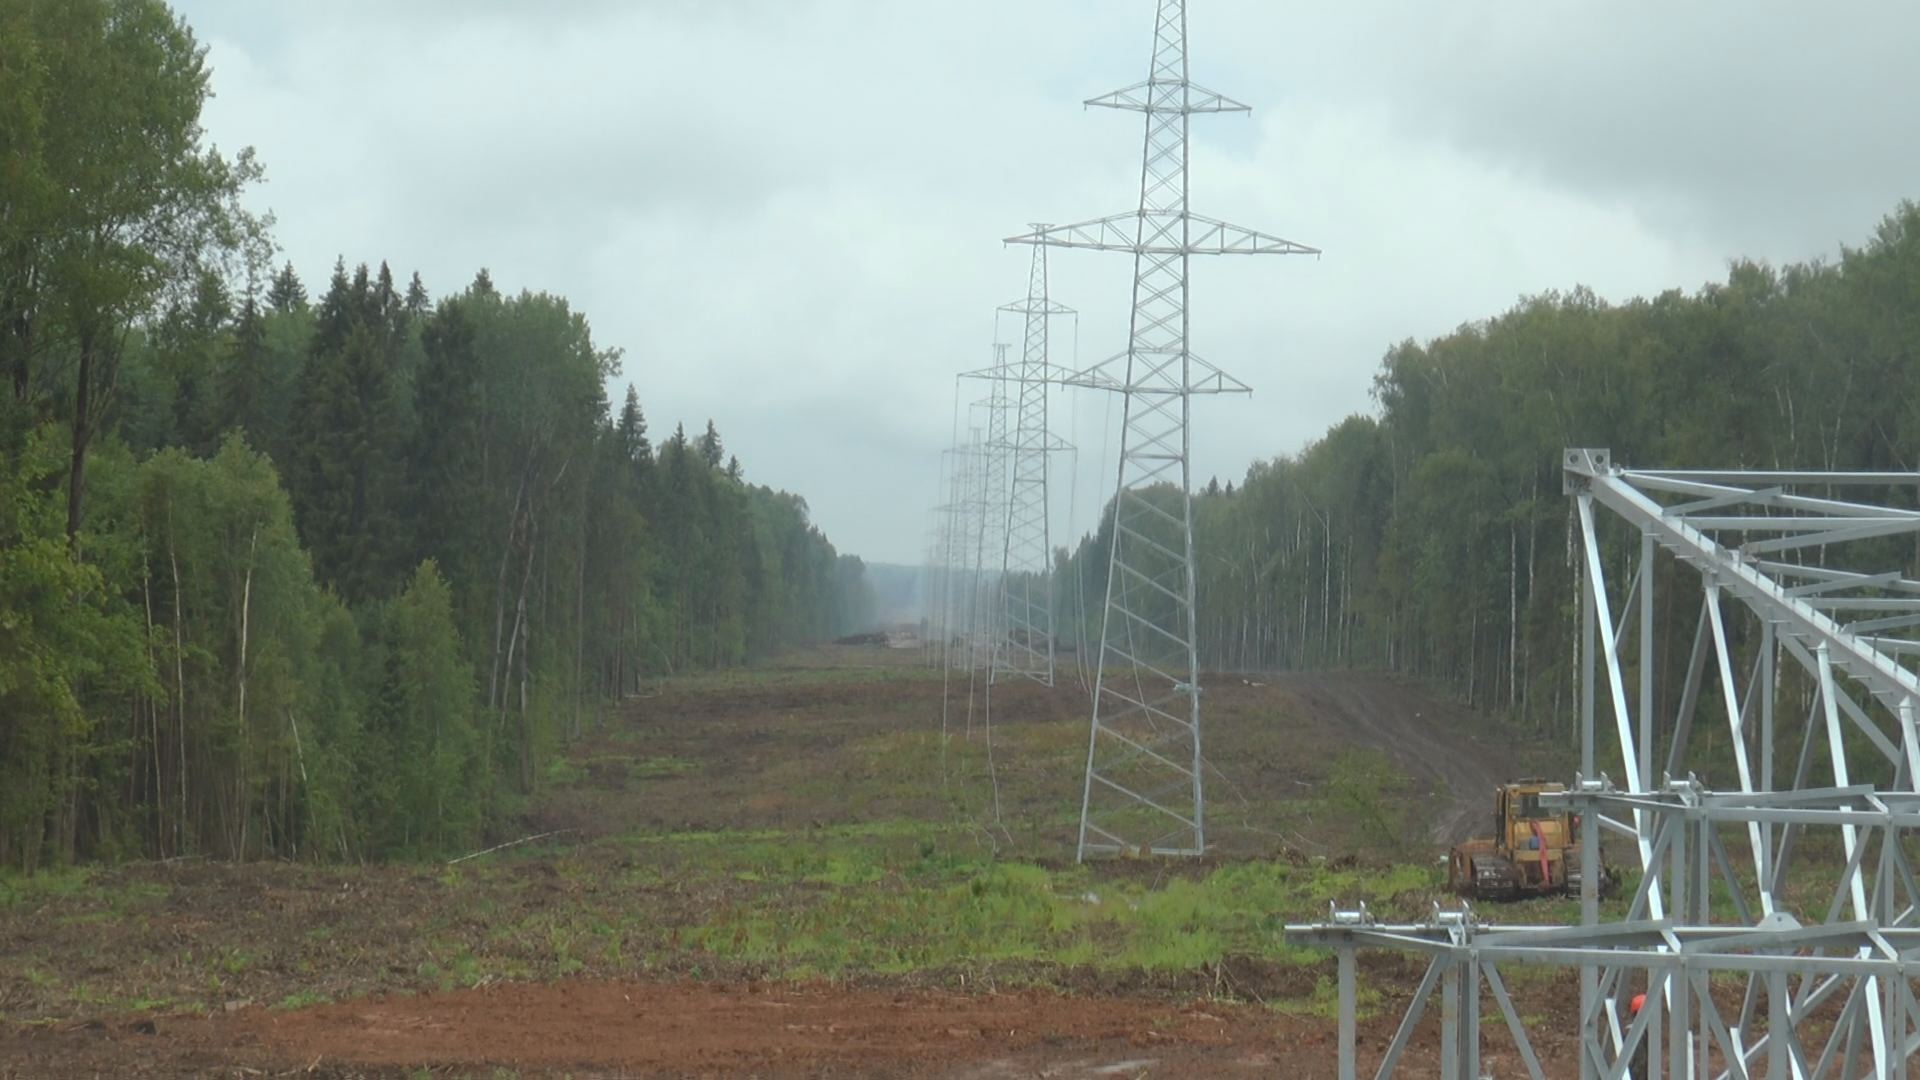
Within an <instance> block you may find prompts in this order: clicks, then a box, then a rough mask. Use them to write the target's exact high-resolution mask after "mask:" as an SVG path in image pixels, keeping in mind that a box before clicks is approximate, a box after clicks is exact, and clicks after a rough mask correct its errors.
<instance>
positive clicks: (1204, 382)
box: [1054, 353, 1253, 395]
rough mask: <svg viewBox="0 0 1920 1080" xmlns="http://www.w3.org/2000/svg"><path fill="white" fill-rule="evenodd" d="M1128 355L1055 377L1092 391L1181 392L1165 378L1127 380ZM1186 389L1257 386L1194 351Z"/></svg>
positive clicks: (1225, 390) (1234, 390) (1247, 390)
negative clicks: (1065, 375) (1242, 380)
mask: <svg viewBox="0 0 1920 1080" xmlns="http://www.w3.org/2000/svg"><path fill="white" fill-rule="evenodd" d="M1128 359H1129V358H1128V354H1126V353H1120V354H1118V355H1116V356H1110V357H1108V358H1107V359H1105V360H1102V361H1100V362H1099V363H1097V364H1095V365H1093V366H1092V367H1089V368H1087V369H1085V370H1083V371H1076V372H1074V373H1072V374H1071V375H1068V376H1067V377H1065V378H1062V379H1058V380H1054V381H1057V382H1059V383H1061V384H1062V385H1064V386H1078V387H1083V388H1085V389H1088V390H1124V391H1127V392H1130V393H1135V394H1147V395H1153V394H1178V393H1181V392H1182V390H1181V388H1180V385H1179V384H1178V383H1174V384H1171V385H1169V384H1168V383H1167V381H1166V380H1163V379H1136V380H1135V381H1134V382H1133V383H1132V384H1129V383H1128V382H1127V380H1126V373H1127V370H1128ZM1186 360H1187V366H1186V368H1185V371H1186V379H1185V382H1186V389H1185V391H1184V392H1185V393H1188V394H1251V393H1253V387H1251V386H1248V385H1247V384H1246V383H1244V382H1241V381H1240V380H1239V379H1237V378H1234V377H1233V376H1232V375H1229V374H1227V373H1226V372H1224V371H1222V370H1220V369H1219V368H1218V367H1215V366H1214V365H1213V364H1211V363H1209V362H1207V361H1205V360H1202V359H1201V358H1200V357H1199V356H1197V355H1195V354H1194V353H1188V354H1187V356H1186Z"/></svg>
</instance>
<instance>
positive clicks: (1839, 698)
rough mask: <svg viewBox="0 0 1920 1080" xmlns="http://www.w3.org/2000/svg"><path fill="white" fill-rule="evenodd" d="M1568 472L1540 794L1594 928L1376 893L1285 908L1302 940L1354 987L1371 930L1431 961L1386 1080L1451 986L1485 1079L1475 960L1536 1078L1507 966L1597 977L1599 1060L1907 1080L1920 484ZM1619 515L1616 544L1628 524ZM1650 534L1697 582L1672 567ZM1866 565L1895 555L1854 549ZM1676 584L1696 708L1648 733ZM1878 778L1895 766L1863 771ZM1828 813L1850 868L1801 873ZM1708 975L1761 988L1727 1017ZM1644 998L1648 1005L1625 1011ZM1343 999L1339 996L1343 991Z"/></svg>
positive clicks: (1585, 1024) (1448, 1056)
mask: <svg viewBox="0 0 1920 1080" xmlns="http://www.w3.org/2000/svg"><path fill="white" fill-rule="evenodd" d="M1562 467H1563V475H1564V478H1565V489H1566V492H1567V494H1568V495H1570V496H1572V497H1573V499H1574V500H1575V516H1576V519H1577V521H1578V526H1579V533H1580V552H1579V562H1578V565H1579V567H1580V570H1581V575H1580V578H1581V580H1580V589H1581V616H1580V617H1581V621H1582V631H1581V641H1582V649H1581V671H1582V678H1581V718H1580V734H1581V740H1582V770H1581V771H1582V777H1581V778H1580V779H1577V780H1576V783H1575V785H1574V787H1573V788H1572V789H1570V790H1568V791H1567V792H1565V793H1562V794H1558V795H1548V796H1544V797H1543V802H1544V803H1546V804H1548V805H1559V806H1564V807H1567V808H1570V809H1573V810H1575V811H1576V812H1578V813H1579V814H1580V815H1581V819H1582V822H1583V832H1582V837H1581V859H1582V866H1583V878H1582V883H1581V886H1582V887H1581V924H1580V925H1578V926H1570V927H1510V928H1500V927H1483V926H1480V925H1478V924H1477V923H1474V922H1473V920H1472V917H1471V915H1466V914H1447V915H1440V916H1436V918H1435V920H1434V921H1433V922H1432V923H1430V924H1423V925H1416V926H1394V927H1388V926H1376V925H1374V924H1373V923H1372V922H1371V920H1370V919H1368V918H1367V917H1366V916H1365V913H1364V911H1362V912H1358V913H1346V914H1345V915H1340V914H1336V916H1335V917H1334V918H1333V919H1332V920H1331V921H1330V922H1329V923H1326V924H1317V925H1313V926H1298V927H1289V928H1288V931H1287V933H1288V938H1289V940H1291V941H1296V942H1298V943H1301V944H1318V945H1321V946H1324V947H1329V948H1333V949H1334V950H1335V951H1336V952H1337V953H1339V954H1340V967H1339V970H1340V973H1341V978H1342V980H1343V981H1344V980H1347V979H1349V978H1351V968H1352V965H1351V962H1350V959H1349V958H1348V957H1349V954H1350V953H1351V951H1352V950H1354V949H1357V948H1374V947H1383V948H1394V949H1401V950H1409V951H1414V952H1421V953H1426V954H1428V955H1429V956H1430V957H1431V958H1432V959H1431V963H1432V965H1433V968H1432V969H1431V970H1430V971H1429V977H1428V978H1427V979H1426V980H1424V981H1423V982H1422V984H1421V988H1420V990H1419V992H1418V993H1417V994H1416V995H1415V997H1416V1000H1415V1002H1414V1003H1413V1005H1412V1006H1411V1007H1410V1008H1409V1010H1408V1013H1407V1017H1406V1020H1405V1021H1403V1023H1402V1026H1401V1033H1400V1036H1398V1037H1396V1039H1395V1040H1394V1042H1393V1043H1392V1044H1391V1045H1390V1046H1389V1047H1388V1049H1387V1053H1386V1056H1385V1059H1384V1060H1383V1063H1382V1064H1381V1067H1380V1072H1379V1074H1378V1075H1380V1076H1389V1075H1392V1074H1393V1072H1394V1068H1395V1066H1396V1065H1397V1064H1398V1062H1399V1060H1400V1057H1401V1055H1402V1054H1403V1052H1404V1050H1405V1048H1406V1044H1407V1038H1408V1037H1409V1036H1410V1033H1411V1031H1412V1025H1413V1024H1415V1023H1417V1020H1418V1017H1419V1015H1420V1013H1421V1010H1422V1009H1424V1007H1425V1001H1426V999H1427V998H1428V997H1429V996H1431V995H1432V994H1433V993H1434V991H1435V989H1436V987H1439V988H1440V989H1441V990H1442V991H1443V997H1445V999H1446V1000H1447V1001H1449V1002H1452V1003H1453V1004H1452V1005H1449V1006H1447V1007H1448V1008H1449V1009H1450V1010H1452V1011H1450V1012H1449V1019H1448V1024H1450V1025H1453V1026H1450V1027H1448V1028H1447V1029H1446V1031H1448V1032H1452V1034H1451V1035H1449V1034H1445V1033H1443V1038H1442V1051H1443V1059H1444V1060H1443V1062H1442V1075H1443V1076H1449V1077H1462V1078H1464V1077H1469V1076H1476V1075H1478V1074H1477V1072H1475V1071H1473V1070H1475V1069H1477V1067H1478V1057H1477V1054H1478V1050H1477V1045H1478V1041H1479V1035H1480V1032H1479V1030H1478V1027H1477V1018H1476V1017H1472V1016H1469V1015H1467V1013H1466V1012H1465V1008H1466V1007H1465V1005H1464V1004H1463V1003H1462V1002H1463V1001H1464V999H1463V998H1462V996H1461V994H1462V992H1463V991H1461V990H1460V989H1459V987H1458V985H1457V984H1459V983H1460V982H1461V981H1462V980H1463V979H1464V980H1465V982H1466V984H1467V985H1468V986H1478V985H1479V983H1480V981H1481V980H1483V979H1484V981H1485V982H1486V985H1487V987H1488V989H1489V991H1490V992H1491V993H1492V996H1493V998H1494V1001H1495V1003H1496V1005H1497V1007H1499V1008H1500V1009H1501V1011H1502V1014H1503V1016H1504V1017H1505V1019H1506V1020H1507V1021H1508V1027H1509V1030H1510V1032H1511V1034H1512V1036H1513V1039H1514V1041H1515V1044H1516V1046H1517V1047H1518V1048H1519V1049H1520V1052H1521V1056H1522V1059H1523V1061H1524V1063H1525V1066H1526V1068H1527V1069H1528V1071H1529V1075H1532V1076H1535V1077H1540V1076H1542V1075H1543V1074H1542V1072H1541V1071H1540V1068H1539V1064H1538V1060H1537V1058H1535V1057H1534V1056H1533V1055H1532V1053H1531V1048H1530V1047H1529V1046H1528V1045H1527V1043H1526V1032H1525V1028H1524V1025H1522V1024H1520V1023H1519V1017H1518V1014H1517V1013H1515V1012H1514V1009H1513V1006H1512V1002H1511V1000H1510V997H1509V996H1508V995H1507V994H1506V993H1505V992H1504V988H1503V987H1502V988H1496V987H1495V981H1496V980H1497V978H1498V969H1499V966H1500V965H1502V964H1508V963H1533V964H1553V965H1560V966H1565V967H1572V968H1578V969H1579V971H1580V984H1581V1008H1580V1013H1579V1015H1580V1017H1581V1028H1580V1068H1581V1076H1582V1077H1583V1078H1586V1077H1623V1076H1634V1077H1636V1078H1637V1077H1642V1076H1654V1077H1661V1076H1665V1077H1689V1078H1690V1077H1706V1076H1721V1077H1728V1076H1731V1077H1746V1076H1760V1075H1765V1076H1766V1077H1768V1078H1769V1080H1773V1078H1779V1080H1786V1078H1788V1077H1795V1078H1800V1077H1840V1078H1842V1080H1856V1078H1858V1077H1863V1076H1875V1077H1904V1076H1906V1075H1908V1070H1909V1063H1910V1061H1911V1059H1912V1058H1913V1056H1914V1054H1915V1053H1916V1052H1917V1051H1920V1002H1916V1000H1915V997H1914V980H1915V979H1916V978H1920V873H1916V869H1915V866H1914V855H1913V851H1912V843H1911V840H1912V833H1913V831H1914V830H1915V829H1916V828H1920V792H1916V790H1915V778H1916V776H1920V734H1917V733H1916V716H1920V678H1917V677H1916V674H1915V671H1914V669H1913V668H1912V667H1910V666H1909V665H1910V663H1911V661H1910V659H1909V658H1910V657H1912V656H1913V655H1914V654H1915V653H1916V652H1920V642H1916V641H1914V640H1912V639H1909V638H1906V637H1902V636H1900V635H1899V633H1898V632H1899V631H1901V630H1907V629H1911V628H1912V627H1914V626H1917V625H1920V618H1917V617H1916V616H1917V615H1920V603H1916V599H1917V598H1920V581H1916V580H1913V579H1911V578H1909V577H1908V576H1907V575H1906V574H1905V573H1904V572H1903V571H1902V570H1901V569H1899V568H1887V567H1886V565H1885V564H1886V563H1888V562H1897V563H1901V564H1904V563H1906V562H1908V561H1909V560H1910V559H1911V552H1912V544H1913V541H1911V540H1908V539H1904V538H1907V537H1910V536H1914V535H1916V534H1920V510H1915V509H1914V508H1912V507H1911V506H1908V505H1905V504H1907V503H1910V502H1912V501H1914V497H1915V488H1916V485H1917V484H1920V477H1917V476H1915V475H1914V474H1911V473H1862V472H1833V473H1826V472H1811V471H1765V472H1749V471H1741V470H1711V471H1703V470H1644V469H1622V468H1618V467H1616V466H1614V465H1613V463H1612V461H1611V455H1610V454H1608V453H1607V452H1606V451H1604V450H1586V449H1573V450H1568V451H1566V453H1565V455H1564V457H1563V459H1562ZM1863 489H1864V490H1863ZM1874 489H1878V490H1874ZM1836 490H1846V491H1848V492H1850V493H1858V496H1859V497H1849V498H1840V497H1836V495H1835V492H1836ZM1602 511H1604V513H1602ZM1622 525H1624V526H1625V528H1626V532H1627V535H1626V538H1625V539H1626V542H1625V543H1624V544H1623V543H1621V539H1622V538H1621V537H1620V536H1619V535H1618V533H1617V532H1614V531H1610V530H1617V529H1618V528H1619V527H1620V526H1622ZM1894 541H1898V544H1897V545H1893V542H1894ZM1660 551H1665V552H1667V553H1668V554H1669V555H1670V556H1671V557H1672V560H1673V561H1674V563H1676V564H1677V565H1678V566H1681V567H1685V568H1688V569H1689V570H1690V571H1691V573H1688V574H1679V575H1674V574H1663V573H1662V572H1659V571H1657V569H1656V557H1657V555H1658V553H1659V552H1660ZM1623 553H1625V554H1629V555H1632V554H1637V555H1638V559H1637V561H1632V562H1630V565H1631V566H1632V576H1631V578H1630V580H1629V581H1628V583H1627V584H1626V587H1625V590H1624V592H1623V593H1622V594H1620V595H1619V596H1618V598H1617V600H1616V596H1615V594H1614V592H1613V589H1612V587H1610V585H1609V583H1608V578H1607V569H1608V568H1609V567H1617V566H1620V565H1622V559H1621V555H1622V554H1623ZM1872 561H1879V562H1881V563H1882V565H1881V566H1878V567H1876V566H1862V565H1858V564H1860V563H1863V562H1872ZM1662 577H1665V578H1666V579H1667V586H1666V587H1667V588H1669V589H1673V588H1683V587H1685V586H1686V585H1688V584H1694V583H1697V585H1698V587H1699V601H1698V604H1699V607H1698V611H1699V615H1698V620H1697V622H1696V624H1695V626H1694V628H1693V634H1692V638H1693V641H1692V649H1691V654H1690V657H1689V659H1688V661H1687V663H1686V665H1685V667H1684V668H1682V669H1679V670H1678V671H1677V672H1675V673H1674V674H1675V675H1676V676H1677V677H1678V679H1679V681H1680V685H1679V688H1678V694H1677V698H1678V702H1679V707H1678V710H1677V711H1676V712H1675V713H1674V714H1673V715H1672V716H1671V717H1670V718H1667V717H1662V718H1660V720H1661V723H1660V724H1659V725H1658V726H1656V723H1655V721H1656V717H1655V715H1654V712H1655V709H1656V703H1657V702H1658V701H1659V700H1660V696H1659V694H1658V693H1657V692H1656V690H1657V683H1656V674H1657V672H1656V665H1655V662H1654V661H1655V657H1656V651H1655V648H1654V632H1655V628H1656V627H1655V619H1654V611H1655V608H1656V600H1657V593H1656V589H1657V587H1659V586H1658V585H1657V582H1658V581H1659V580H1660V579H1661V578H1662ZM1616 602H1617V611H1616ZM1668 606H1669V607H1670V608H1671V609H1673V610H1683V608H1682V607H1681V606H1680V605H1674V604H1671V603H1670V604H1669V605H1668ZM1636 646H1637V648H1635V647H1636ZM1790 678H1791V679H1797V682H1793V683H1792V685H1793V686H1794V687H1795V688H1796V689H1797V690H1798V692H1799V693H1800V695H1801V696H1802V698H1803V699H1804V700H1806V701H1807V708H1806V711H1805V713H1804V715H1802V716H1800V717H1798V719H1799V721H1800V722H1799V723H1798V725H1797V728H1798V730H1797V731H1794V730H1793V725H1792V723H1791V721H1793V720H1794V719H1795V717H1793V716H1788V715H1782V710H1781V708H1780V702H1779V698H1780V697H1781V694H1782V687H1783V686H1784V685H1788V682H1789V680H1790ZM1636 684H1637V686H1636ZM1633 689H1637V690H1638V693H1637V694H1635V693H1631V692H1630V691H1631V690H1633ZM1709 703H1711V704H1709ZM1708 725H1712V726H1714V727H1720V728H1723V730H1724V732H1725V734H1726V736H1727V738H1726V740H1725V742H1724V745H1726V746H1728V747H1729V748H1730V749H1729V750H1728V751H1727V752H1726V757H1725V758H1723V759H1720V761H1721V762H1722V767H1723V768H1725V769H1726V770H1727V771H1728V772H1729V774H1730V775H1729V779H1731V780H1732V781H1733V782H1734V783H1735V785H1736V786H1734V787H1728V788H1725V789H1714V788H1709V787H1708V786H1707V785H1705V784H1704V783H1702V782H1700V781H1699V780H1698V779H1697V778H1696V777H1694V776H1693V775H1692V772H1691V771H1690V770H1689V768H1688V766H1689V764H1690V763H1691V762H1694V761H1696V760H1699V755H1698V754H1697V752H1696V751H1697V746H1698V744H1699V743H1700V742H1701V741H1703V740H1702V738H1697V737H1696V736H1703V735H1704V732H1705V730H1706V729H1707V727H1708ZM1662 728H1664V729H1665V730H1664V731H1663V730H1661V729H1662ZM1661 736H1664V742H1665V746H1664V751H1665V752H1664V755H1661V754H1657V753H1656V750H1657V749H1660V748H1659V747H1657V746H1656V742H1657V741H1659V737H1661ZM1603 744H1604V745H1605V746H1606V747H1607V748H1609V749H1607V750H1604V751H1603V749H1602V746H1603ZM1616 747H1617V755H1616V754H1615V753H1614V752H1613V750H1612V748H1616ZM1860 755H1864V760H1863V761H1859V762H1857V761H1856V760H1855V758H1856V757H1857V756H1860ZM1823 758H1824V766H1821V765H1819V764H1818V763H1819V762H1820V761H1821V760H1822V759H1823ZM1867 767H1871V768H1872V770H1873V771H1872V773H1868V772H1867V771H1866V770H1867ZM1867 775H1878V776H1883V777H1888V778H1890V784H1889V785H1887V786H1877V785H1874V784H1867V783H1861V782H1858V781H1859V778H1861V777H1864V776H1867ZM1609 777H1617V778H1619V782H1620V784H1621V785H1623V786H1620V787H1616V786H1615V783H1614V782H1613V781H1612V780H1610V779H1609ZM1602 829H1606V830H1609V831H1612V832H1615V833H1619V834H1623V835H1625V836H1627V837H1629V838H1630V839H1631V840H1632V841H1633V846H1632V851H1633V853H1634V862H1635V864H1636V865H1633V866H1631V867H1630V868H1629V872H1630V874H1631V875H1632V876H1631V877H1630V882H1631V885H1632V889H1633V891H1632V893H1631V895H1630V896H1629V898H1628V900H1627V908H1626V912H1625V915H1624V920H1625V921H1622V922H1615V923H1601V922H1600V920H1599V906H1598V890H1599V888H1600V877H1601V875H1600V874H1599V872H1598V870H1599V864H1598V861H1597V860H1598V852H1599V842H1598V841H1599V835H1600V832H1601V830H1602ZM1815 829H1824V830H1828V831H1829V834H1837V835H1838V838H1839V844H1838V857H1837V858H1838V861H1839V862H1840V865H1839V866H1838V867H1837V868H1835V869H1833V870H1832V871H1831V878H1830V885H1828V887H1825V888H1821V887H1819V886H1820V884H1821V883H1820V882H1818V881H1814V882H1813V883H1811V884H1810V883H1809V881H1808V880H1807V876H1806V875H1802V879H1801V880H1800V881H1799V883H1798V885H1796V886H1795V887H1793V888H1791V889H1789V884H1790V883H1792V882H1793V881H1794V879H1793V878H1792V877H1791V874H1790V872H1791V870H1792V869H1793V868H1794V866H1795V865H1796V862H1797V861H1802V860H1804V858H1805V856H1804V855H1803V854H1802V852H1801V850H1800V849H1802V848H1804V847H1806V844H1805V843H1804V837H1806V836H1807V834H1808V833H1809V832H1810V831H1812V830H1815ZM1827 872H1828V871H1827V870H1826V869H1824V868H1823V869H1822V870H1821V873H1822V874H1825V873H1827ZM1796 906H1797V907H1798V908H1800V910H1797V911H1795V910H1789V909H1790V908H1792V907H1796ZM1729 912H1730V913H1731V917H1732V921H1731V922H1729V923H1725V924H1721V923H1716V922H1714V917H1715V916H1716V915H1718V916H1719V917H1720V918H1723V919H1724V918H1726V917H1727V915H1728V913H1729ZM1463 973H1464V974H1463ZM1717 973H1718V974H1730V975H1737V976H1740V977H1741V978H1742V979H1743V980H1744V983H1745V988H1744V992H1743V993H1741V994H1740V995H1739V996H1738V998H1737V1000H1738V1003H1739V1004H1738V1008H1737V1010H1733V1011H1728V1009H1727V1007H1726V1005H1727V1002H1728V1001H1730V1000H1733V999H1732V998H1731V996H1730V995H1726V994H1724V993H1722V994H1721V995H1716V994H1715V993H1713V992H1712V991H1713V989H1714V981H1713V976H1714V975H1715V974H1717ZM1449 987H1452V988H1453V989H1452V990H1448V989H1447V988H1449ZM1636 989H1638V990H1643V991H1644V992H1645V994H1646V1000H1647V1002H1648V1008H1646V1009H1645V1010H1643V1011H1642V1012H1641V1014H1640V1015H1639V1016H1637V1017H1628V1016H1625V1015H1623V1013H1624V1007H1623V1004H1622V1003H1623V1001H1624V1000H1625V998H1626V997H1628V996H1630V994H1631V993H1632V992H1633V991H1634V990H1636ZM1341 990H1342V1002H1343V1010H1344V1008H1345V1004H1344V1003H1346V1002H1348V1001H1349V1000H1350V999H1351V990H1350V988H1349V987H1347V986H1342V988H1341ZM1467 996H1477V992H1474V993H1468V994H1467ZM1341 1040H1342V1042H1341V1073H1340V1075H1341V1076H1342V1077H1343V1078H1344V1077H1352V1076H1354V1075H1356V1071H1355V1070H1356V1068H1357V1063H1356V1062H1357V1059H1356V1057H1355V1053H1356V1048H1355V1045H1354V1043H1353V1041H1352V1039H1351V1037H1350V1031H1349V1025H1347V1024H1346V1023H1344V1022H1343V1024H1342V1029H1341Z"/></svg>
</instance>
